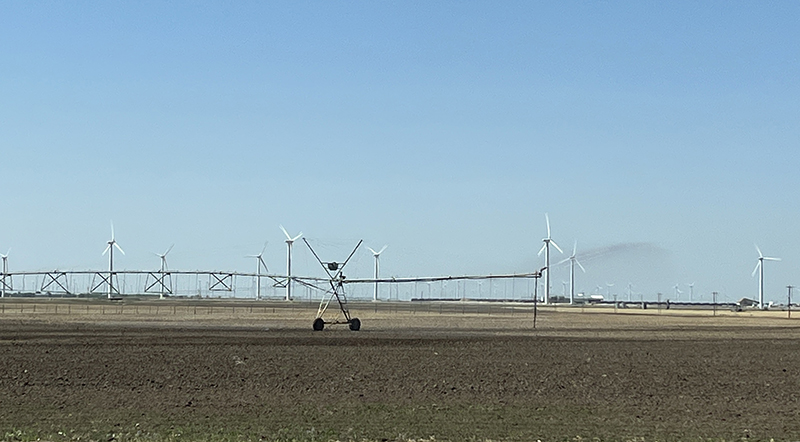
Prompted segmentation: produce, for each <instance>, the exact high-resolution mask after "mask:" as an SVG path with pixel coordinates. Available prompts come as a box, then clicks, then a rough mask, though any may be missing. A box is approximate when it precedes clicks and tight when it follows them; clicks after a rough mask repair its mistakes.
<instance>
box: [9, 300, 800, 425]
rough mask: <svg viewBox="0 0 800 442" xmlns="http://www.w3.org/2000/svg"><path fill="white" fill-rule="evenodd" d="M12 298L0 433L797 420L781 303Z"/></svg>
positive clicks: (794, 356) (797, 364)
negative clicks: (342, 319)
mask: <svg viewBox="0 0 800 442" xmlns="http://www.w3.org/2000/svg"><path fill="white" fill-rule="evenodd" d="M0 304H2V313H0V440H36V439H37V438H40V439H44V440H54V441H59V440H104V441H111V440H148V441H161V440H170V441H173V440H174V441H178V440H353V441H362V440H370V441H372V440H391V441H395V440H404V441H405V440H434V439H435V440H520V441H523V440H542V441H551V440H584V439H587V440H624V441H651V440H770V439H775V440H800V422H798V418H800V402H798V399H799V398H800V339H799V338H800V317H799V318H797V319H795V318H792V319H791V320H787V319H785V317H786V314H785V312H783V313H782V314H778V313H773V312H749V313H744V314H732V313H730V312H727V313H726V314H725V315H724V316H718V317H711V316H710V312H685V311H684V312H664V311H662V312H660V313H658V312H654V311H650V312H644V311H620V312H618V313H617V314H614V312H613V309H608V308H595V309H590V308H587V309H584V310H581V309H566V308H563V307H559V308H552V307H551V308H548V309H543V310H542V311H541V312H540V313H539V316H538V323H537V327H536V329H534V328H533V324H532V314H531V310H530V306H524V305H523V306H520V305H517V306H513V308H514V310H513V311H512V310H511V307H512V306H511V305H500V306H497V305H496V306H489V307H486V306H477V307H476V306H474V305H469V306H464V305H455V306H454V305H452V304H446V305H444V306H441V305H438V304H426V305H423V304H420V305H416V306H410V305H409V303H405V304H388V303H387V304H380V305H374V304H372V303H365V304H354V305H353V312H354V314H355V315H357V316H358V317H360V318H362V322H363V328H362V330H361V331H359V332H351V331H349V330H347V328H346V326H333V327H328V328H326V329H325V330H324V331H322V332H313V331H312V330H311V320H312V319H313V317H314V313H315V312H316V306H313V309H311V306H308V305H298V304H295V305H291V306H290V305H287V304H282V303H267V304H265V303H263V302H262V303H246V302H234V301H228V302H213V301H209V302H196V303H194V304H192V305H189V303H188V302H182V301H167V302H163V303H155V302H152V301H151V302H138V303H136V302H126V304H125V305H124V306H121V305H110V304H104V303H102V302H97V301H94V302H89V301H86V302H71V301H58V300H53V301H50V300H44V301H30V300H26V301H20V300H18V299H16V300H7V299H6V300H3V301H2V302H0ZM33 305H37V306H38V310H37V311H34V310H33V309H32V306H33ZM56 305H58V306H59V309H58V312H56V311H55V309H54V306H56ZM155 305H158V309H159V311H158V312H156V311H155V310H154V308H153V306H155ZM198 306H199V308H200V310H199V312H198V311H197V310H196V308H195V307H198ZM209 306H211V307H212V309H211V311H209V310H208V307H209ZM120 307H122V308H121V309H120ZM173 307H174V308H173ZM102 309H105V311H103V310H102ZM114 309H117V310H114ZM203 309H205V310H203ZM720 314H722V313H721V312H720ZM798 316H800V314H798ZM796 321H797V322H796Z"/></svg>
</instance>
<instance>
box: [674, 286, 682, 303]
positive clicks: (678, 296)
mask: <svg viewBox="0 0 800 442" xmlns="http://www.w3.org/2000/svg"><path fill="white" fill-rule="evenodd" d="M681 293H683V292H682V291H681V289H680V288H678V284H675V301H677V300H679V299H681Z"/></svg>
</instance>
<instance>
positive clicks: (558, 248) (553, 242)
mask: <svg viewBox="0 0 800 442" xmlns="http://www.w3.org/2000/svg"><path fill="white" fill-rule="evenodd" d="M550 244H552V245H554V246H556V249H557V250H558V251H559V252H561V253H564V251H563V250H561V247H559V246H558V244H556V242H555V241H553V240H552V239H551V240H550Z"/></svg>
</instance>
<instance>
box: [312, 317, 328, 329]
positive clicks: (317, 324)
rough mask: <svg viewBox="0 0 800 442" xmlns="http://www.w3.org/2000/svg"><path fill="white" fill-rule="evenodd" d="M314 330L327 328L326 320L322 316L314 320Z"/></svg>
mask: <svg viewBox="0 0 800 442" xmlns="http://www.w3.org/2000/svg"><path fill="white" fill-rule="evenodd" d="M313 327H314V331H322V329H323V328H325V321H324V320H323V319H322V318H317V319H315V320H314V326H313Z"/></svg>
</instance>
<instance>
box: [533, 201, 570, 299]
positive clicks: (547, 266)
mask: <svg viewBox="0 0 800 442" xmlns="http://www.w3.org/2000/svg"><path fill="white" fill-rule="evenodd" d="M544 219H545V222H547V238H544V239H542V242H544V244H542V248H541V249H539V253H538V255H539V256H541V255H542V252H544V267H545V271H546V272H547V273H545V274H544V303H545V304H548V303H549V302H550V244H551V243H552V244H553V246H554V247H555V248H556V249H557V250H558V251H559V252H561V253H564V251H563V250H561V247H559V246H558V244H556V242H555V241H553V239H552V238H550V216H549V215H547V214H546V213H545V214H544Z"/></svg>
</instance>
